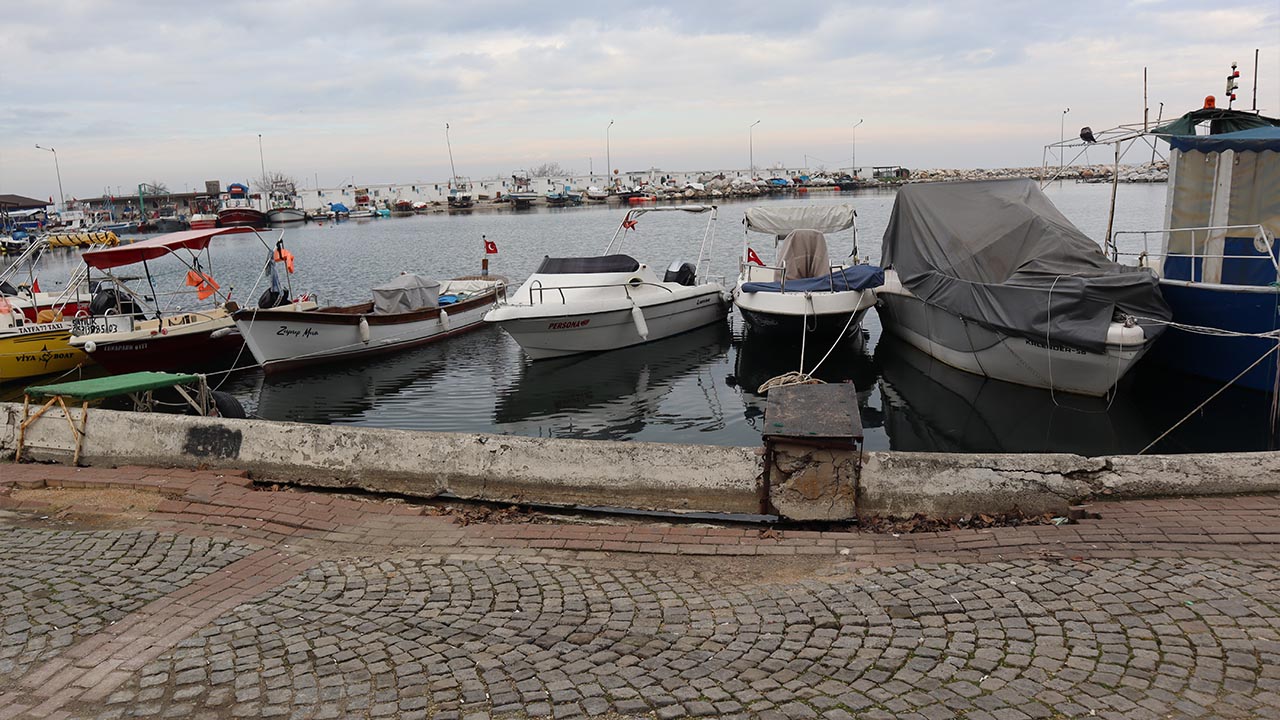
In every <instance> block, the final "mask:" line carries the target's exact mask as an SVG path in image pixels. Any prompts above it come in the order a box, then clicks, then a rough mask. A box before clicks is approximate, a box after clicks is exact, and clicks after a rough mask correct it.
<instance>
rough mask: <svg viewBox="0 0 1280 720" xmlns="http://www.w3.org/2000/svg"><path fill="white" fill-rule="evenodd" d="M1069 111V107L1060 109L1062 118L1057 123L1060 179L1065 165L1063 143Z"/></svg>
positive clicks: (1065, 137) (1065, 150) (1065, 153)
mask: <svg viewBox="0 0 1280 720" xmlns="http://www.w3.org/2000/svg"><path fill="white" fill-rule="evenodd" d="M1069 112H1071V108H1067V109H1066V110H1063V111H1062V120H1061V122H1059V124H1058V180H1059V181H1061V180H1062V169H1063V168H1064V167H1065V166H1066V161H1067V149H1066V148H1065V147H1063V146H1062V145H1063V143H1065V142H1066V141H1067V113H1069Z"/></svg>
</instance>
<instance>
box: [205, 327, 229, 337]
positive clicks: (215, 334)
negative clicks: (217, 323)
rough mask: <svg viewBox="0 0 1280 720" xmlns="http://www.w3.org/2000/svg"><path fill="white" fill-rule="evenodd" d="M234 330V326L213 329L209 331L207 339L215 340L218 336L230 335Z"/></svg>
mask: <svg viewBox="0 0 1280 720" xmlns="http://www.w3.org/2000/svg"><path fill="white" fill-rule="evenodd" d="M234 331H235V328H229V327H224V328H218V329H217V330H214V331H213V332H211V333H209V339H210V340H217V339H219V338H224V337H226V336H228V335H230V334H231V333H232V332H234Z"/></svg>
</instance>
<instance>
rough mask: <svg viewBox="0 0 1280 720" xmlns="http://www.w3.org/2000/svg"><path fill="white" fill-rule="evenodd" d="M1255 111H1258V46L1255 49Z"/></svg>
mask: <svg viewBox="0 0 1280 720" xmlns="http://www.w3.org/2000/svg"><path fill="white" fill-rule="evenodd" d="M1253 111H1254V112H1255V113H1256V112H1258V48H1254V49H1253Z"/></svg>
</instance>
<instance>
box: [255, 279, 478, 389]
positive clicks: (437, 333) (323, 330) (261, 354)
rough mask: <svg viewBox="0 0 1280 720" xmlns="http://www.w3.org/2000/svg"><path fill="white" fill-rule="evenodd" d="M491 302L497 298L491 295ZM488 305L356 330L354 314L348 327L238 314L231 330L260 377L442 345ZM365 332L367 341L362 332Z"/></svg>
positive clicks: (300, 317)
mask: <svg viewBox="0 0 1280 720" xmlns="http://www.w3.org/2000/svg"><path fill="white" fill-rule="evenodd" d="M492 298H493V300H494V301H496V299H497V294H496V293H494V294H493V295H492ZM493 306H494V302H492V301H491V302H484V303H468V304H467V306H466V307H457V308H456V309H453V310H451V309H450V306H448V305H445V306H442V307H441V310H442V311H443V312H442V313H440V314H438V315H433V316H431V317H424V318H420V319H415V320H412V321H409V322H398V323H389V324H379V323H378V322H376V319H375V322H372V323H368V322H367V319H366V322H367V324H366V330H365V331H362V330H361V328H360V325H359V319H360V316H359V315H347V316H345V318H343V319H348V320H351V322H349V323H342V324H339V323H334V322H324V321H323V320H324V318H323V316H325V315H330V313H308V312H297V313H276V312H261V313H258V314H256V315H255V313H253V311H251V310H250V311H242V312H240V313H237V314H236V327H237V328H239V329H240V334H242V335H243V336H244V341H245V344H246V345H247V346H248V347H249V352H251V353H253V357H254V359H255V360H257V361H258V364H259V365H261V366H262V369H263V370H264V371H265V372H275V371H279V370H287V369H290V368H295V367H302V366H305V365H313V364H317V363H325V362H335V361H340V360H350V359H354V358H360V357H365V356H371V355H380V354H383V353H390V352H396V351H399V350H405V349H408V348H411V347H415V346H418V345H424V344H426V343H429V342H435V341H439V340H443V339H445V338H448V337H452V336H454V335H458V334H460V333H464V332H467V331H469V330H474V329H476V328H478V327H480V326H481V324H482V323H483V320H484V315H485V313H487V312H488V311H489V310H491V309H493ZM364 332H367V333H368V335H367V338H368V339H367V341H366V340H365V337H364V336H363V333H364Z"/></svg>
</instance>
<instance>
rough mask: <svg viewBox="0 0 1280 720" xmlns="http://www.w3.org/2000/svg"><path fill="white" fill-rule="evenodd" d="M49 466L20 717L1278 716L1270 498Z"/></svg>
mask: <svg viewBox="0 0 1280 720" xmlns="http://www.w3.org/2000/svg"><path fill="white" fill-rule="evenodd" d="M10 467H12V466H10ZM29 467H30V466H22V467H21V468H19V469H20V470H21V472H19V473H17V475H16V476H14V477H13V478H12V479H11V478H10V476H9V468H6V469H5V472H6V477H5V478H4V479H2V480H0V486H4V485H5V484H6V483H8V486H7V487H6V488H0V501H2V502H0V507H7V508H9V509H8V510H0V599H3V605H0V718H8V717H20V718H27V717H32V718H37V717H76V718H79V717H83V718H128V717H147V718H150V717H167V718H186V717H209V718H232V717H235V718H239V717H255V718H256V717H298V718H302V717H316V718H339V717H360V718H363V717H388V718H415V717H437V718H469V719H473V720H478V719H479V718H484V717H502V716H512V717H529V716H551V717H556V718H566V717H588V716H600V715H613V716H625V717H631V716H636V717H650V718H654V717H656V718H675V717H687V716H719V717H756V718H818V717H822V718H829V719H830V720H838V719H840V718H851V717H858V718H930V719H943V718H959V717H962V718H973V719H983V720H990V719H996V720H1011V719H1014V718H1075V717H1114V718H1125V719H1126V720H1138V719H1139V718H1167V717H1176V718H1184V717H1185V718H1191V717H1218V718H1267V717H1280V664H1278V663H1277V660H1280V616H1278V614H1277V608H1278V607H1280V573H1278V572H1277V568H1278V567H1280V498H1275V497H1249V498H1223V499H1201V500H1169V501H1160V502H1154V501H1153V502H1145V503H1106V504H1099V505H1098V506H1095V509H1098V510H1100V511H1101V513H1102V516H1103V517H1102V519H1101V520H1090V521H1085V522H1083V523H1081V524H1079V525H1074V526H1069V527H1061V528H1058V527H1040V528H1004V529H994V530H990V531H985V532H980V533H977V532H972V531H969V532H953V533H927V534H921V535H920V536H919V537H916V536H908V535H903V536H901V537H894V536H891V535H888V536H870V535H869V534H866V533H857V532H837V533H816V532H814V533H796V532H792V531H780V532H778V533H766V534H765V536H764V537H762V536H761V533H759V532H758V531H743V530H741V529H739V528H706V527H702V528H694V527H688V526H674V527H673V526H667V525H662V524H657V523H651V524H643V523H641V524H636V523H633V524H630V525H627V526H606V527H584V526H581V525H573V526H566V525H556V524H551V525H486V524H483V523H481V524H472V525H467V526H462V525H458V524H454V523H453V522H451V521H450V520H448V519H447V518H440V517H423V516H421V515H420V514H417V513H419V512H420V510H417V509H413V508H406V507H405V506H388V505H385V504H379V503H373V502H358V501H354V500H342V501H340V502H339V501H338V500H339V499H336V498H333V497H332V496H328V495H315V494H311V493H292V492H290V493H264V492H255V491H254V490H253V489H252V488H250V487H249V486H248V485H249V484H248V483H247V482H246V481H244V480H243V479H242V478H235V477H220V476H217V475H215V474H212V473H180V472H172V473H170V474H168V475H164V476H152V475H142V474H141V473H143V472H153V471H140V470H125V471H120V472H115V473H113V472H108V471H81V474H79V475H76V476H74V478H73V476H72V475H70V474H67V473H64V472H63V471H64V470H65V469H49V468H36V469H28V468H29ZM147 477H150V478H151V479H150V480H147V481H145V482H144V480H143V479H144V478H147ZM77 483H78V484H79V486H81V487H86V488H87V487H93V486H94V485H95V484H110V485H113V486H115V487H124V486H130V487H135V488H137V489H139V490H140V491H144V492H162V493H164V494H165V495H166V496H167V497H169V498H170V499H169V500H168V501H167V502H169V503H171V504H170V505H163V504H162V505H161V506H160V507H158V508H157V510H156V512H154V513H151V514H149V515H148V516H146V517H143V518H141V519H137V520H131V521H129V522H128V523H125V525H126V527H113V528H112V529H102V528H101V526H102V524H103V520H102V518H101V517H100V516H99V517H89V516H85V515H83V513H86V512H89V511H91V510H93V509H94V508H92V507H91V503H88V502H87V501H81V500H80V499H79V498H80V497H81V496H80V495H78V494H77V493H87V492H89V491H87V490H80V491H77V490H70V489H63V490H50V489H47V488H49V487H55V488H56V487H62V488H69V487H73V486H75V485H77ZM24 488H26V489H24ZM86 497H87V495H86ZM233 500H235V501H237V502H238V503H240V507H253V504H254V503H258V504H259V507H256V508H255V509H254V512H255V513H257V515H259V516H261V515H268V516H270V517H271V518H272V519H265V520H264V519H260V518H257V517H254V518H249V516H240V515H236V514H235V513H233V512H231V509H232V508H233V507H235V506H234V505H232V504H230V503H232V501H233ZM299 503H303V504H305V506H304V505H298V504H299ZM335 503H336V504H335ZM294 505H297V507H294ZM307 510H310V511H311V517H310V519H307V518H308V516H307V515H306V514H305V511H307ZM234 518H240V520H235V519H234ZM290 518H296V519H295V520H291V519H290ZM257 523H264V524H261V525H259V524H257ZM265 523H274V524H275V525H276V527H274V528H272V527H268V526H267V525H266V524H265ZM114 524H115V525H120V524H121V523H120V522H119V521H116V522H114ZM775 535H776V537H775ZM628 536H637V539H636V540H634V542H635V543H636V547H635V548H634V550H633V549H631V548H628V549H626V550H614V551H604V550H603V549H567V547H566V546H567V545H570V544H573V545H574V546H576V545H578V544H585V545H588V546H590V547H593V548H603V547H604V544H605V543H628V542H633V541H631V540H627V539H626V538H627V537H628ZM639 536H646V537H647V538H648V539H647V543H648V544H649V545H653V546H659V547H660V548H662V549H660V550H654V551H652V552H647V551H643V550H640V548H641V546H642V544H643V543H642V542H641V540H640V539H638V538H639ZM699 537H700V538H703V539H704V540H706V539H710V540H711V542H708V543H705V545H711V546H713V547H716V548H727V547H738V548H739V549H740V550H741V551H740V552H737V553H724V554H720V555H717V556H716V557H706V556H705V553H702V552H700V551H695V550H694V549H693V548H695V547H698V548H700V547H703V546H704V543H702V542H696V541H695V542H689V540H690V539H691V538H699ZM975 537H976V538H979V540H977V541H974V540H973V538H975ZM730 541H732V542H730ZM681 548H684V550H683V551H682V550H681ZM764 548H791V549H794V550H796V551H797V552H784V553H779V554H778V555H777V556H774V554H773V553H769V552H763V553H762V552H760V550H761V549H764ZM668 551H669V552H668ZM948 556H953V557H952V559H949V557H948ZM954 558H959V560H956V559H954Z"/></svg>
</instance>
